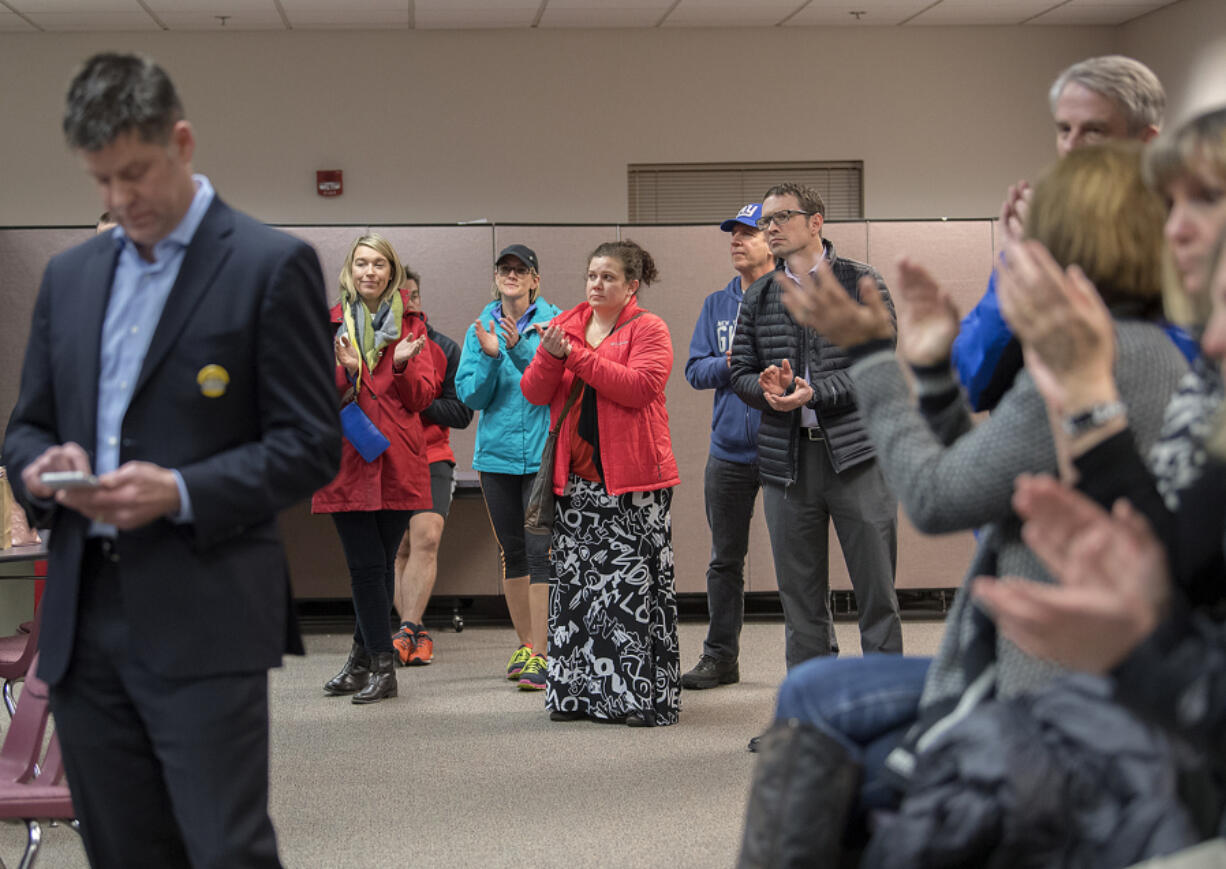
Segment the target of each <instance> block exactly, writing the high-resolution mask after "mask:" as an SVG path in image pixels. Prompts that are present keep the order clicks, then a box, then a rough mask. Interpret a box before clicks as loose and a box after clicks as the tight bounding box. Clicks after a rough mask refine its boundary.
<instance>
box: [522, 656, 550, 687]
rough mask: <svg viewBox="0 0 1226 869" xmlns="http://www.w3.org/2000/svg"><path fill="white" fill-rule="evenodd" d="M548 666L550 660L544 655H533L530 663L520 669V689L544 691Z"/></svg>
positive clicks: (529, 660)
mask: <svg viewBox="0 0 1226 869" xmlns="http://www.w3.org/2000/svg"><path fill="white" fill-rule="evenodd" d="M548 668H549V662H548V661H546V660H545V656H544V655H533V656H532V657H531V658H529V659H528V663H526V664H524V668H523V669H522V670H520V671H519V690H520V691H544V690H545V672H546V670H547V669H548Z"/></svg>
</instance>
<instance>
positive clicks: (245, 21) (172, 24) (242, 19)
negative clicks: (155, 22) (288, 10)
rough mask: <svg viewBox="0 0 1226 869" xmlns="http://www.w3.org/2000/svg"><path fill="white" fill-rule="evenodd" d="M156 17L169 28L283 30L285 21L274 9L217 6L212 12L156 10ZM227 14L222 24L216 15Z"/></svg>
mask: <svg viewBox="0 0 1226 869" xmlns="http://www.w3.org/2000/svg"><path fill="white" fill-rule="evenodd" d="M154 12H156V13H157V17H158V19H159V20H161V22H162V23H163V24H165V25H166V26H167V27H169V28H170V29H171V30H284V29H285V22H284V21H282V20H281V16H280V15H278V14H277V11H276V10H275V9H274V10H272V11H271V12H250V11H248V12H227V11H226V10H225V8H224V7H219V8H218V9H216V10H215V11H214V12H158V10H156V9H155V10H154ZM219 15H226V16H228V17H227V19H226V22H225V24H224V25H223V24H222V23H221V22H220V21H219V20H218V19H217V16H219Z"/></svg>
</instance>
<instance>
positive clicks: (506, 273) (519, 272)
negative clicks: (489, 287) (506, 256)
mask: <svg viewBox="0 0 1226 869" xmlns="http://www.w3.org/2000/svg"><path fill="white" fill-rule="evenodd" d="M497 273H498V277H500V278H509V277H510V276H511V275H515V277H517V278H526V277H528V275H530V274H532V269H530V268H528V267H527V266H498V269H497Z"/></svg>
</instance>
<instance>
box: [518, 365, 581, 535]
mask: <svg viewBox="0 0 1226 869" xmlns="http://www.w3.org/2000/svg"><path fill="white" fill-rule="evenodd" d="M582 391H583V381H582V380H580V379H579V378H578V377H576V378H575V384H574V386H572V387H571V389H570V395H569V396H567V398H566V404H565V405H563V407H562V412H561V413H560V414H558V421H557V424H555V425H554V427H553V428H552V429H550V431H549V437H547V438H545V448H544V449H542V450H541V466H540V468H538V469H537V472H536V477H535V478H534V479H533V480H532V490H531V491H530V492H529V493H528V506H527V508H526V509H525V510H524V530H525V531H527V532H528V533H529V534H552V533H553V507H554V505H553V459H554V455H555V454H556V453H557V450H558V432H559V431H561V430H562V421H563V420H564V419H566V414H568V413H570V409H571V407H572V406H573V405H574V403H575V399H577V398H578V397H579V393H580V392H582Z"/></svg>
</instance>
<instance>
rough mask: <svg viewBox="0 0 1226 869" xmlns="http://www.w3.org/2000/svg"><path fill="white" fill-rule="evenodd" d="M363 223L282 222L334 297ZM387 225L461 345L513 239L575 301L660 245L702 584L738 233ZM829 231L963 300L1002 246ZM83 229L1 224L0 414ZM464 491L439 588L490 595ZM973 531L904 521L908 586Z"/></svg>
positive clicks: (683, 536) (752, 560)
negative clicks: (715, 410)
mask: <svg viewBox="0 0 1226 869" xmlns="http://www.w3.org/2000/svg"><path fill="white" fill-rule="evenodd" d="M367 229H368V227H364V226H310V227H305V226H300V227H286V230H287V231H288V232H291V233H293V234H294V235H297V236H299V237H301V238H303V239H305V240H307V241H309V242H310V243H311V244H312V245H314V246H315V248H316V250H317V251H318V253H319V257H320V262H321V265H322V267H323V271H324V276H325V281H326V284H327V286H328V290H329V295H330V297H331V298H332V300H335V295H336V288H337V277H338V275H339V273H340V268H341V265H342V264H343V262H344V259H345V256H346V254H347V253H348V250H349V246H350V244H351V243H352V242H353V240H354V239H355V238H356V237H357V236H358V235H360V234H361V233H363V232H365V231H367ZM369 229H373V230H375V231H377V232H380V233H382V234H384V235H385V236H387V237H388V238H389V240H391V242H392V244H393V245H394V246H395V247H396V249H397V251H398V252H399V253H400V255H401V256H402V257H403V259H404V260H405V262H406V263H407V264H409V265H410V266H411V267H412V268H413V269H414V270H416V271H418V272H419V273H420V274H421V275H422V295H423V303H424V306H425V309H426V312H427V314H428V315H429V318H430V322H431V323H432V324H433V325H434V326H435V328H437V329H438V330H439V331H441V332H443V333H444V334H446V335H449V336H450V337H451V338H453V339H454V340H455V341H456V342H457V343H460V344H462V343H463V340H464V334H465V332H466V330H467V329H468V327H469V325H470V324H471V323H472V321H473V319H474V318H475V317H476V315H477V313H478V312H479V311H480V310H481V309H482V308H483V307H484V306H485V304H487V303H488V302H489V301H490V299H491V295H490V289H491V276H492V266H493V260H494V256H495V255H496V253H497V251H499V250H501V248H503V247H504V246H506V245H507V244H511V243H515V242H519V243H522V244H527V245H528V246H530V247H532V248H533V249H534V250H535V251H536V252H537V254H538V255H539V257H540V262H541V273H542V284H541V291H542V295H543V296H544V297H545V298H546V299H548V300H549V301H551V302H553V303H554V304H556V305H558V306H559V307H561V308H563V309H565V308H569V307H572V306H574V305H576V304H579V303H580V302H581V301H582V300H583V276H584V272H585V269H586V267H587V256H588V254H589V253H590V252H591V251H592V249H593V248H594V247H595V246H596V245H597V244H599V243H600V242H601V241H606V240H610V239H616V238H618V237H619V236H620V237H624V238H632V239H634V240H635V241H637V242H639V243H640V244H641V245H643V247H645V248H646V249H647V250H648V251H650V252H651V254H652V255H653V257H654V258H655V259H656V262H657V264H658V266H659V270H660V279H659V281H658V282H657V283H656V284H655V285H653V286H650V287H646V288H644V289H643V291H642V295H641V303H642V304H643V305H644V306H645V307H646V308H647V309H648V310H651V311H654V312H655V313H657V314H659V315H660V316H662V317H663V318H664V319H665V320H666V321H667V323H668V325H669V329H670V331H671V333H672V339H673V351H674V352H673V359H674V364H673V371H672V375H671V377H670V379H669V383H668V388H667V394H668V409H669V415H670V422H671V426H670V427H671V431H672V439H673V448H674V451H675V453H676V455H677V461H678V465H679V467H680V472H681V485H680V486H678V487H677V489H676V492H675V496H674V501H673V539H674V547H675V550H676V553H675V554H676V575H677V589H678V591H679V592H682V593H686V592H692V593H699V592H703V591H704V590H705V571H706V563H707V558H708V553H709V547H710V535H709V532H708V530H707V526H706V519H705V514H704V510H703V493H702V489H703V486H702V481H703V467H704V465H705V463H706V458H707V445H708V436H709V433H710V421H711V400H712V393H711V392H709V391H703V392H699V391H697V390H694V389H692V388H690V386H689V385H688V384H687V383H686V381H685V362H686V359H687V357H688V350H689V342H690V337H691V335H692V333H693V329H694V323H695V321H696V320H697V317H698V312H699V309H700V307H701V305H702V301H703V299H704V298H705V297H706V296H707V295H708V294H709V293H711V292H714V291H716V290H718V289H720V288H722V287H723V286H724V285H725V284H726V283H727V282H728V280H729V279H730V278H731V277H732V276H733V274H734V273H733V272H732V270H731V267H730V265H729V260H728V236H727V235H726V234H725V233H722V232H720V231H719V230H718V228H717V227H714V226H621V227H618V226H613V225H606V226H590V225H583V226H545V225H498V226H491V225H474V226H386V227H369ZM825 234H826V236H827V237H828V238H829V239H830V240H831V241H832V242H833V243H834V245H835V247H836V249H837V250H838V252H839V254H840V255H842V256H847V257H852V258H855V259H861V260H867V261H868V262H871V263H873V264H874V265H876V266H877V267H878V268H879V269H880V270H881V271H882V273H883V274H884V275H885V276H886V279H887V281H892V280H893V277H894V271H895V268H894V263H895V261H896V259H897V257H898V256H899V255H900V254H901V253H903V252H906V253H908V254H909V255H911V256H913V257H914V258H916V259H918V260H920V261H922V262H925V263H926V264H929V265H930V267H931V268H932V269H933V271H934V272H935V273H936V274H937V276H938V278H940V279H941V280H942V281H943V282H944V283H945V284H946V286H948V287H949V288H950V290H951V292H953V294H954V296H955V298H956V299H958V301H959V305H960V306H961V307H962V308H963V310H965V309H967V308H969V307H970V305H972V304H974V302H975V301H976V300H977V299H978V297H979V295H980V294H981V293H982V289H983V286H984V284H985V282H986V279H987V275H988V272H989V270H990V268H991V263H992V254H993V247H992V244H993V238H992V237H993V233H992V222H991V221H914V222H885V223H876V222H863V221H857V222H851V223H831V224H827V226H826V233H825ZM89 235H90V230H83V229H62V228H52V229H0V275H3V276H4V277H3V278H2V279H0V305H3V310H4V311H5V316H4V317H3V318H0V412H2V413H4V414H5V415H7V412H8V410H9V409H11V407H12V404H13V402H14V400H15V398H16V395H17V388H18V373H19V368H20V360H21V355H22V350H23V348H24V345H25V341H26V335H27V332H28V328H29V321H30V314H31V312H32V309H33V302H34V296H35V293H36V291H37V288H38V281H39V276H40V275H41V272H42V269H43V267H44V265H45V264H46V261H47V259H48V258H49V257H50V256H51V255H52V254H54V253H55V252H56V251H59V250H63V249H64V248H66V247H68V246H70V245H71V244H74V243H77V242H79V241H82V240H84V239H86V238H88V237H89ZM475 430H476V422H475V421H474V423H473V424H472V425H471V426H470V427H469V428H468V429H467V430H462V431H455V432H453V433H452V443H453V448H454V450H455V453H456V458H457V460H458V462H459V467H460V469H461V470H462V471H467V470H469V468H470V464H471V460H472V448H473V441H474V436H475ZM472 494H475V493H470V496H469V497H465V498H460V499H457V500H456V502H455V503H454V504H453V506H452V513H451V517H450V519H449V520H448V523H447V528H446V531H445V532H444V535H443V545H442V552H441V554H440V562H439V580H438V586H437V593H438V594H443V595H461V596H470V595H485V594H498V593H499V591H500V583H499V575H500V566H499V558H498V549H497V545H496V543H495V541H494V537H493V532H492V530H491V528H490V525H489V519H488V516H487V514H486V512H485V508H484V505H483V503H482V501H481V500H480V498H479V497H472V496H471V495H472ZM760 506H761V505H760V503H759V509H758V510H756V511H755V517H754V527H753V530H752V534H751V544H750V552H749V559H748V565H747V587H748V589H749V590H750V591H771V590H774V589H775V580H774V569H773V564H772V561H771V557H770V545H769V539H768V537H767V533H766V527H765V523H764V521H763V519H762V515H761V509H760ZM282 527H283V531H284V534H285V537H286V540H287V542H288V548H289V553H290V559H291V569H292V571H293V577H294V589H295V594H296V596H297V597H299V598H301V599H323V598H336V597H341V598H343V597H347V596H348V594H349V591H348V575H347V571H346V570H345V565H344V560H343V558H342V556H341V551H340V545H339V542H338V541H337V539H336V534H335V531H334V530H333V528H332V524H331V522H330V521H329V520H328V518H327V517H323V516H312V515H311V514H310V512H309V509H308V508H307V507H306V505H300V506H298V507H296V508H293V509H291V510H289V511H287V512H286V513H285V514H284V516H283V517H282ZM971 546H972V542H971V538H970V534H969V533H963V534H956V535H947V536H942V537H924V536H922V535H920V534H918V533H917V532H916V531H915V530H914V529H913V528H912V527H911V526H910V525H909V524H908V523H907V522H906V520H905V518H904V519H903V520H902V521H901V522H900V541H899V566H898V586H899V587H900V588H950V587H954V586H956V585H957V584H958V583H959V582H960V580H961V577H962V573H963V571H964V569H965V566H966V564H967V562H968V561H969V556H970V551H971ZM831 547H832V553H831V583H832V586H833V587H834V588H836V589H846V588H850V583H849V582H848V579H847V574H846V569H845V568H844V566H843V563H842V557H841V555H840V554H839V552H838V544H837V540H836V539H835V537H834V534H833V532H831Z"/></svg>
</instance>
